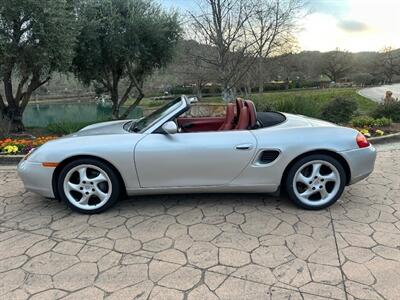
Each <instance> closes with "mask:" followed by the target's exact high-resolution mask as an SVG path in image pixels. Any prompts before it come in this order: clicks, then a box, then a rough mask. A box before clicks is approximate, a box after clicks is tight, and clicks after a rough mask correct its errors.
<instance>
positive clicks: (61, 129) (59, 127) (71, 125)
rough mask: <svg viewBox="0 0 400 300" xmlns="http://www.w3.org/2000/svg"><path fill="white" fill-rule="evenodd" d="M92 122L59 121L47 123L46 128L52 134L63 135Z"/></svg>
mask: <svg viewBox="0 0 400 300" xmlns="http://www.w3.org/2000/svg"><path fill="white" fill-rule="evenodd" d="M90 124H93V122H59V123H51V124H49V125H47V130H48V131H50V132H51V133H54V134H59V135H65V134H71V133H74V132H77V131H78V130H81V129H82V128H83V127H86V126H88V125H90Z"/></svg>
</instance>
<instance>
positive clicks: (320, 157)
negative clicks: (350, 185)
mask: <svg viewBox="0 0 400 300" xmlns="http://www.w3.org/2000/svg"><path fill="white" fill-rule="evenodd" d="M312 161H325V162H328V163H330V164H332V165H333V166H334V167H335V168H336V169H337V171H338V173H339V177H340V183H339V185H338V190H337V192H336V194H335V195H334V197H333V198H332V199H331V200H330V201H329V202H327V203H324V204H322V205H318V204H314V205H309V204H307V203H304V202H303V201H302V200H301V199H300V198H299V197H298V196H297V195H296V193H295V191H294V187H293V181H294V177H295V175H296V173H297V171H298V170H299V169H300V168H302V167H303V166H304V165H306V164H307V163H310V162H312ZM345 185H346V172H345V170H344V168H343V166H342V164H341V163H340V162H339V161H338V160H337V159H335V158H334V157H332V156H329V155H326V154H311V155H309V156H306V157H303V158H301V159H299V160H298V161H297V162H295V164H294V165H293V166H292V167H291V168H290V170H289V172H288V173H287V176H286V181H285V187H286V192H287V194H288V197H289V199H290V200H292V201H293V202H294V203H295V204H296V205H297V206H299V207H301V208H304V209H308V210H319V209H324V208H326V207H328V206H331V205H332V204H334V203H335V202H336V201H337V200H338V199H339V198H340V196H341V195H342V194H343V191H344V188H345ZM321 198H322V197H321Z"/></svg>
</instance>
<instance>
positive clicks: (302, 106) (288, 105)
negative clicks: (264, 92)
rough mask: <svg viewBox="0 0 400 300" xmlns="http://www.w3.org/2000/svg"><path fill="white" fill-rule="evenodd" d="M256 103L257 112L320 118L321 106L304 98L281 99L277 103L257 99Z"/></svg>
mask: <svg viewBox="0 0 400 300" xmlns="http://www.w3.org/2000/svg"><path fill="white" fill-rule="evenodd" d="M254 103H255V105H256V108H257V111H271V110H275V111H280V112H285V113H292V114H300V115H305V116H309V117H314V118H318V117H319V116H320V113H319V112H320V106H319V105H318V104H316V101H314V100H312V99H308V98H306V97H302V96H295V97H293V98H287V99H279V100H276V101H263V100H260V99H257V98H255V99H254Z"/></svg>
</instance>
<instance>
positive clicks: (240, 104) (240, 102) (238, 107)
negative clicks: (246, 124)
mask: <svg viewBox="0 0 400 300" xmlns="http://www.w3.org/2000/svg"><path fill="white" fill-rule="evenodd" d="M243 106H244V101H243V99H242V98H236V120H239V116H240V110H241V109H242V107H243Z"/></svg>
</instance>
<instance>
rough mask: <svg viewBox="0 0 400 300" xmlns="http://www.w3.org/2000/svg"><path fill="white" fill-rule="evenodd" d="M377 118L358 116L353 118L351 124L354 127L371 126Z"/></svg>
mask: <svg viewBox="0 0 400 300" xmlns="http://www.w3.org/2000/svg"><path fill="white" fill-rule="evenodd" d="M374 122H375V119H374V118H372V117H368V116H358V117H354V118H353V119H351V121H350V124H351V125H352V126H354V127H360V128H363V127H370V126H372V125H373V124H374Z"/></svg>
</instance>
